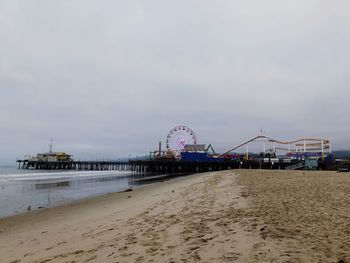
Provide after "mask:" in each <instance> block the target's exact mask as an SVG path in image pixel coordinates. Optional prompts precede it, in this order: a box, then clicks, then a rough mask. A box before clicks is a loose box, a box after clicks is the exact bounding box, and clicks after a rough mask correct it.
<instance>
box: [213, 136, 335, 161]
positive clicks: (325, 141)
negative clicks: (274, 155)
mask: <svg viewBox="0 0 350 263" xmlns="http://www.w3.org/2000/svg"><path fill="white" fill-rule="evenodd" d="M258 139H264V140H266V141H268V142H272V143H277V144H282V145H292V144H294V145H296V146H299V147H300V146H320V147H321V145H322V144H323V149H330V140H328V139H316V138H301V139H297V140H294V141H286V142H283V141H279V140H276V139H272V138H269V137H267V136H265V135H258V136H256V137H254V138H252V139H250V140H248V141H245V142H243V143H241V144H239V145H237V146H236V147H234V148H232V149H230V150H228V151H226V152H224V153H223V154H221V155H220V156H219V157H222V156H224V155H226V154H228V153H230V152H233V151H234V150H236V149H238V148H241V147H242V146H244V145H247V144H249V143H251V142H253V141H256V140H258ZM300 142H303V143H300ZM306 142H318V143H306ZM297 143H299V144H297ZM276 149H278V150H284V151H289V149H286V148H280V147H276ZM308 150H311V151H316V150H320V148H308Z"/></svg>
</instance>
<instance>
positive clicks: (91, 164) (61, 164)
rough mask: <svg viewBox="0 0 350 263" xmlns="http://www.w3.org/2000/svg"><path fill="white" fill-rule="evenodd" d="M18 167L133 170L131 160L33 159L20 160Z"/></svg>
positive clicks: (35, 168)
mask: <svg viewBox="0 0 350 263" xmlns="http://www.w3.org/2000/svg"><path fill="white" fill-rule="evenodd" d="M17 163H18V169H33V170H78V171H114V170H119V171H126V170H131V163H130V162H129V161H69V162H66V161H52V162H50V161H31V160H18V161H17Z"/></svg>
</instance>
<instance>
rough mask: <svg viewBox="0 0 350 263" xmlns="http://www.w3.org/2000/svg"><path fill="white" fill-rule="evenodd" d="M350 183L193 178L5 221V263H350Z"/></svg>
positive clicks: (291, 177)
mask: <svg viewBox="0 0 350 263" xmlns="http://www.w3.org/2000/svg"><path fill="white" fill-rule="evenodd" d="M349 193H350V175H349V174H338V173H335V172H303V171H298V172H295V171H262V170H232V171H223V172H213V173H205V174H197V175H192V176H187V177H182V178H177V179H174V180H171V181H166V182H163V183H157V184H153V185H149V186H146V187H143V188H141V189H137V190H134V191H132V192H124V193H114V194H109V195H105V196H101V197H97V198H91V199H87V200H83V201H80V202H76V203H74V204H70V205H65V206H60V207H55V208H52V209H47V210H43V211H37V212H31V213H28V214H24V215H18V216H15V217H10V218H5V219H2V220H1V221H0V255H1V258H0V262H339V263H340V262H350V206H349V204H350V195H349Z"/></svg>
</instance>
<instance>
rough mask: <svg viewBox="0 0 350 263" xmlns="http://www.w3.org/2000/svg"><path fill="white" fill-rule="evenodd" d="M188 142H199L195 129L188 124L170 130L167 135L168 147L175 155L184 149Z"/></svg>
mask: <svg viewBox="0 0 350 263" xmlns="http://www.w3.org/2000/svg"><path fill="white" fill-rule="evenodd" d="M186 144H197V137H196V134H195V133H194V131H192V130H191V129H190V128H189V127H187V126H176V127H175V128H173V129H172V130H171V131H169V133H168V135H167V137H166V148H167V150H170V151H171V152H172V153H173V154H174V155H175V156H179V154H180V153H181V152H182V151H183V149H184V148H185V145H186Z"/></svg>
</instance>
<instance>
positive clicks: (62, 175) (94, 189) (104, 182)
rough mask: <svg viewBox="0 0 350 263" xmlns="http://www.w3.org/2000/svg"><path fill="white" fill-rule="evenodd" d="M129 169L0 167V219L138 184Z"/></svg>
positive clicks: (121, 189)
mask: <svg viewBox="0 0 350 263" xmlns="http://www.w3.org/2000/svg"><path fill="white" fill-rule="evenodd" d="M142 176H143V175H136V174H133V173H132V172H131V171H42V170H40V171H35V170H18V169H16V168H15V167H10V166H6V167H5V166H0V218H2V217H6V216H11V215H15V214H19V213H25V212H27V211H32V210H36V209H43V208H47V207H52V206H56V205H60V204H65V203H70V202H72V201H76V200H79V199H83V198H87V197H93V196H98V195H103V194H107V193H112V192H119V191H123V190H125V189H127V188H130V187H135V186H138V185H140V184H139V183H138V182H137V180H138V179H140V177H142Z"/></svg>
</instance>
